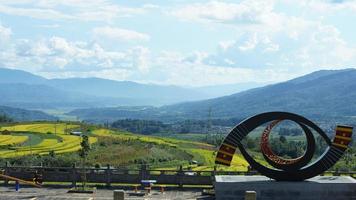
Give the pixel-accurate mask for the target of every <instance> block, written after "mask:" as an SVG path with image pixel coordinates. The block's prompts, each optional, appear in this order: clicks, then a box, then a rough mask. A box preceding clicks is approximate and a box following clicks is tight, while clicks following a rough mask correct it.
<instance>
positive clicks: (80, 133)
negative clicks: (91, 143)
mask: <svg viewBox="0 0 356 200" xmlns="http://www.w3.org/2000/svg"><path fill="white" fill-rule="evenodd" d="M70 134H71V135H76V136H82V134H83V133H82V132H81V131H71V132H70Z"/></svg>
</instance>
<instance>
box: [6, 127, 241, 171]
mask: <svg viewBox="0 0 356 200" xmlns="http://www.w3.org/2000/svg"><path fill="white" fill-rule="evenodd" d="M84 127H85V128H84ZM88 127H89V126H84V125H81V124H66V123H28V124H10V125H3V126H2V127H1V128H0V130H1V131H4V130H8V131H10V135H0V159H8V160H12V161H13V160H19V159H30V158H31V159H32V160H36V159H39V158H41V159H44V158H47V157H49V156H48V155H49V154H50V153H52V156H53V154H55V155H56V158H55V159H57V160H61V159H66V160H69V161H70V162H76V161H78V159H79V157H78V156H77V153H76V152H77V151H78V150H79V149H80V142H81V137H80V136H75V135H70V134H69V132H70V131H71V130H81V131H83V132H86V134H87V135H88V136H89V140H90V143H91V146H92V150H91V151H90V154H89V156H88V160H87V162H88V163H87V164H89V165H92V166H94V165H100V166H104V165H106V164H109V165H111V166H117V167H120V166H132V167H135V166H139V165H141V164H149V165H150V166H151V167H152V168H159V169H176V168H177V167H178V166H180V165H182V166H183V167H184V168H189V169H192V170H212V169H213V168H214V158H215V154H216V148H215V147H214V146H212V145H209V144H206V143H202V142H197V141H190V140H188V139H184V140H183V139H175V138H168V137H158V136H147V135H138V134H133V133H129V132H125V131H118V130H109V129H105V128H99V127H95V126H90V127H89V128H88ZM46 156H47V157H46ZM48 159H49V158H48ZM53 159H54V158H53ZM41 161H42V160H41ZM52 161H53V160H52ZM32 162H34V161H32ZM57 162H61V161H57ZM63 163H65V162H63ZM232 163H233V164H232V166H231V167H219V170H239V171H245V170H247V166H248V164H247V162H246V161H245V160H244V159H243V158H242V157H241V155H238V154H236V156H234V159H233V162H232Z"/></svg>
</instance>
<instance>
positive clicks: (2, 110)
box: [0, 106, 58, 121]
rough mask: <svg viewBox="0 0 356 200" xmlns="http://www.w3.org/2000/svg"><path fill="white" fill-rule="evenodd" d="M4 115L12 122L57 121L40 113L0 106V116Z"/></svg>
mask: <svg viewBox="0 0 356 200" xmlns="http://www.w3.org/2000/svg"><path fill="white" fill-rule="evenodd" d="M4 114H5V115H6V116H8V117H10V118H11V119H13V120H14V121H40V120H46V121H54V120H57V119H58V118H56V117H53V116H51V115H48V114H46V113H44V112H41V111H35V110H25V109H19V108H12V107H8V106H0V115H4Z"/></svg>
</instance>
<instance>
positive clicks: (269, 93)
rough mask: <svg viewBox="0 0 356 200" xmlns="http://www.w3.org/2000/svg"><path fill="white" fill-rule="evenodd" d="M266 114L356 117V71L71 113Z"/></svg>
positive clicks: (85, 115) (105, 115) (176, 117)
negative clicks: (168, 101)
mask: <svg viewBox="0 0 356 200" xmlns="http://www.w3.org/2000/svg"><path fill="white" fill-rule="evenodd" d="M127 110H129V111H127ZM266 111H290V112H296V113H299V114H302V115H305V116H314V117H335V116H336V117H337V116H356V69H345V70H322V71H317V72H314V73H311V74H308V75H305V76H302V77H299V78H296V79H292V80H290V81H286V82H282V83H278V84H273V85H268V86H265V87H260V88H255V89H250V90H247V91H244V92H240V93H236V94H233V95H229V96H224V97H220V98H214V99H209V100H203V101H195V102H188V103H179V104H174V105H169V106H162V107H159V108H149V109H144V110H130V109H126V110H125V109H122V108H105V109H100V108H96V109H94V110H93V109H82V110H74V111H72V112H71V113H70V114H72V115H76V116H78V117H79V118H81V119H89V120H95V119H97V120H100V119H103V118H106V119H107V120H108V119H115V118H116V119H122V118H125V115H126V118H139V119H160V120H163V121H167V120H181V119H207V118H208V116H209V115H210V116H211V117H212V118H243V117H247V116H250V115H253V114H257V113H260V112H266ZM209 112H210V113H209ZM98 113H100V115H98Z"/></svg>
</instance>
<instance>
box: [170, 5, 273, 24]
mask: <svg viewBox="0 0 356 200" xmlns="http://www.w3.org/2000/svg"><path fill="white" fill-rule="evenodd" d="M272 8H273V1H270V0H266V1H253V0H244V1H242V2H241V3H225V2H221V1H210V2H208V3H196V4H191V5H186V6H183V7H180V8H178V9H174V10H173V11H172V12H171V14H172V15H174V16H176V17H178V18H180V19H183V20H187V21H198V22H218V23H233V24H259V23H264V22H265V21H266V20H269V18H270V17H271V16H270V15H271V14H273V13H271V10H272Z"/></svg>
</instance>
